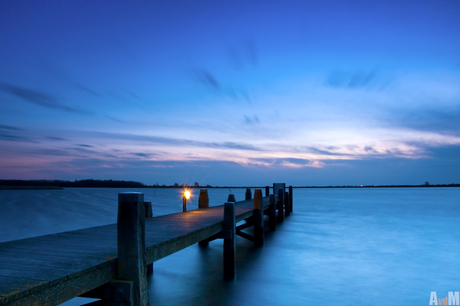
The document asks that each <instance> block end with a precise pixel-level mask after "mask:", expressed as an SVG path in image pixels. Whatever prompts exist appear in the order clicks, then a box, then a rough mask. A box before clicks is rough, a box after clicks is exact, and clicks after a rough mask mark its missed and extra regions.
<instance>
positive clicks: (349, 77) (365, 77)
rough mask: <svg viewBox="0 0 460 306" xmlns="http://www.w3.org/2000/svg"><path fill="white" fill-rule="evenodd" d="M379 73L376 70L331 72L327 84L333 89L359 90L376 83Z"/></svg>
mask: <svg viewBox="0 0 460 306" xmlns="http://www.w3.org/2000/svg"><path fill="white" fill-rule="evenodd" d="M377 75H378V73H377V71H376V70H374V69H373V70H370V71H355V72H348V71H343V70H334V71H331V72H330V73H329V74H328V76H327V78H326V81H325V83H326V84H327V85H328V86H332V87H345V88H351V89H358V88H363V87H366V86H369V85H370V84H371V83H372V82H373V81H375V79H376V77H377Z"/></svg>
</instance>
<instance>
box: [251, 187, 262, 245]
mask: <svg viewBox="0 0 460 306" xmlns="http://www.w3.org/2000/svg"><path fill="white" fill-rule="evenodd" d="M252 217H253V220H254V245H255V246H263V245H264V212H263V200H262V190H261V189H256V190H254V210H253V212H252Z"/></svg>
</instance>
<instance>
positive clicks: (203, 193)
mask: <svg viewBox="0 0 460 306" xmlns="http://www.w3.org/2000/svg"><path fill="white" fill-rule="evenodd" d="M208 207H209V197H208V190H207V189H201V190H200V196H199V197H198V208H208Z"/></svg>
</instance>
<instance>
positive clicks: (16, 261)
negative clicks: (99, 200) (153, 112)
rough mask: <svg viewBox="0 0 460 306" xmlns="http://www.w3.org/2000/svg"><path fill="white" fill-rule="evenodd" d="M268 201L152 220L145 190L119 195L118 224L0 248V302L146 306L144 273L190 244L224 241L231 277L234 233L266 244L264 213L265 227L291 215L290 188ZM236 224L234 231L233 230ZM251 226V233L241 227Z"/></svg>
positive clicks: (257, 194) (257, 196) (278, 187)
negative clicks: (80, 301)
mask: <svg viewBox="0 0 460 306" xmlns="http://www.w3.org/2000/svg"><path fill="white" fill-rule="evenodd" d="M273 190H274V193H276V196H275V195H274V194H271V195H269V188H268V187H266V190H265V197H263V196H262V190H261V189H255V191H254V197H253V198H252V194H251V192H250V190H249V189H248V190H247V192H246V200H245V201H241V202H234V197H233V198H232V197H231V196H232V195H230V196H229V202H227V203H225V204H224V205H220V206H214V207H208V206H209V199H208V198H207V192H206V191H204V190H202V193H203V195H201V193H200V200H199V208H198V209H196V210H192V211H188V212H180V213H175V214H170V215H164V216H158V217H154V218H152V217H151V204H150V203H149V202H144V194H143V193H120V194H119V195H118V220H117V223H116V224H110V225H105V226H98V227H93V228H87V229H81V230H75V231H69V232H63V233H58V234H52V235H46V236H40V237H35V238H27V239H21V240H16V241H9V242H4V243H0V305H57V304H59V303H63V302H65V301H67V300H69V299H71V298H73V297H76V296H84V297H93V298H98V299H101V300H100V301H97V302H93V303H90V304H88V305H124V306H126V305H148V303H149V301H148V286H147V273H149V272H150V273H151V272H152V271H153V262H155V261H156V260H159V259H161V258H164V257H166V256H168V255H170V254H173V253H175V252H177V251H180V250H182V249H184V248H186V247H188V246H190V245H192V244H195V243H199V245H200V246H202V247H204V246H206V245H207V244H208V242H209V241H211V240H214V239H223V240H224V243H223V256H224V266H223V276H224V278H225V279H229V280H232V279H234V278H235V271H236V267H235V252H236V239H235V238H236V235H240V236H241V237H244V238H246V239H250V240H251V241H253V242H254V244H255V245H256V246H262V245H263V243H264V231H265V229H264V223H265V222H264V216H268V225H269V228H270V230H274V229H275V227H276V222H279V221H282V220H283V219H284V216H287V215H289V213H290V212H292V187H289V192H286V188H285V185H284V184H274V187H273ZM237 224H238V226H237ZM251 226H253V227H254V231H253V232H254V234H253V235H250V234H248V233H246V232H243V231H242V230H243V229H245V228H248V227H251Z"/></svg>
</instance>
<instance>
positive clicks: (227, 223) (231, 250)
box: [222, 202, 236, 280]
mask: <svg viewBox="0 0 460 306" xmlns="http://www.w3.org/2000/svg"><path fill="white" fill-rule="evenodd" d="M222 232H223V236H224V279H226V280H234V279H235V257H236V256H235V255H236V234H235V232H236V221H235V203H233V202H227V203H225V204H224V221H223V226H222Z"/></svg>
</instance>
